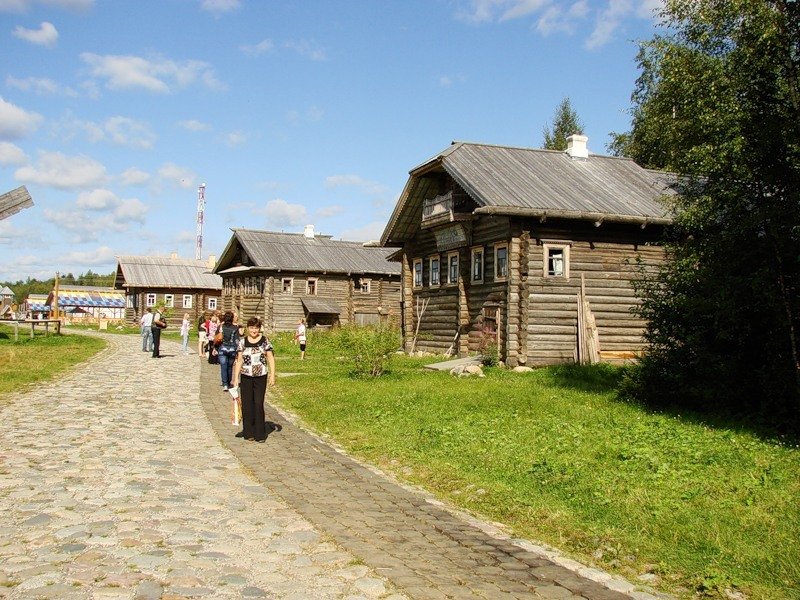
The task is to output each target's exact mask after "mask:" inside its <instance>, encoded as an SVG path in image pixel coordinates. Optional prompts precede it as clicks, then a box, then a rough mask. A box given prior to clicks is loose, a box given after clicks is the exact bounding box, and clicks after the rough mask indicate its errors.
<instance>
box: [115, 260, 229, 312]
mask: <svg viewBox="0 0 800 600" xmlns="http://www.w3.org/2000/svg"><path fill="white" fill-rule="evenodd" d="M214 262H215V261H214V257H213V256H212V257H209V260H208V262H206V261H202V260H195V259H190V258H179V257H178V256H177V255H172V256H170V257H162V256H118V257H117V276H116V279H115V281H114V287H115V288H116V289H118V290H125V319H126V320H127V321H135V322H138V320H139V318H140V317H141V316H142V314H143V313H144V312H145V311H146V310H147V309H148V308H153V307H155V306H165V307H166V308H167V314H168V315H169V318H168V321H169V322H170V323H172V324H173V325H179V324H180V322H181V320H182V319H183V315H184V314H185V313H189V315H190V317H191V322H192V323H197V320H198V319H199V318H200V316H201V315H205V314H208V313H212V312H214V311H216V310H218V309H219V308H220V296H221V293H222V279H221V278H220V277H219V276H218V275H213V274H212V273H211V268H212V267H213V266H214Z"/></svg>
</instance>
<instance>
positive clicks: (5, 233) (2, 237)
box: [0, 219, 28, 262]
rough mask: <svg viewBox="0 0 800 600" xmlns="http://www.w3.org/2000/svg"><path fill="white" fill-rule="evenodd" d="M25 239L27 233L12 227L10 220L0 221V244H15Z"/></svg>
mask: <svg viewBox="0 0 800 600" xmlns="http://www.w3.org/2000/svg"><path fill="white" fill-rule="evenodd" d="M27 237H28V232H26V231H24V230H23V229H19V228H18V227H14V226H13V225H12V224H11V220H10V219H3V220H2V221H0V244H16V243H17V242H19V241H20V240H24V239H26V238H27ZM15 262H16V259H15Z"/></svg>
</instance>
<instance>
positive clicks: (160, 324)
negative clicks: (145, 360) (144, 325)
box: [150, 308, 167, 358]
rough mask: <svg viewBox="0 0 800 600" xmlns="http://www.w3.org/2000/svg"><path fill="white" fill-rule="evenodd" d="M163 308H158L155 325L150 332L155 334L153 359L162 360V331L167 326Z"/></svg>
mask: <svg viewBox="0 0 800 600" xmlns="http://www.w3.org/2000/svg"><path fill="white" fill-rule="evenodd" d="M161 310H162V309H161V308H156V312H154V313H153V325H152V327H150V331H151V332H152V333H153V358H161V330H162V329H164V328H165V327H166V326H167V322H166V321H165V320H164V315H163V314H162V313H161Z"/></svg>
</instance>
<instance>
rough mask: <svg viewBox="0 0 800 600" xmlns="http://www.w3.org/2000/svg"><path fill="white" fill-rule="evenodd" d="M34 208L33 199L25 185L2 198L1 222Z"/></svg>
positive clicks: (0, 197) (0, 205)
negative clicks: (23, 210) (25, 209)
mask: <svg viewBox="0 0 800 600" xmlns="http://www.w3.org/2000/svg"><path fill="white" fill-rule="evenodd" d="M30 206H33V199H32V198H31V195H30V194H29V193H28V188H26V187H25V186H24V185H23V186H20V187H18V188H17V189H15V190H11V191H10V192H6V193H5V194H3V195H1V196H0V221H2V220H3V219H5V218H7V217H10V216H11V215H14V214H16V213H18V212H19V211H21V210H22V209H23V208H28V207H30Z"/></svg>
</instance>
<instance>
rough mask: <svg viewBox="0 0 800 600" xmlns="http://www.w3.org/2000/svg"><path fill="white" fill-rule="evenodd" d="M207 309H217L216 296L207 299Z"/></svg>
mask: <svg viewBox="0 0 800 600" xmlns="http://www.w3.org/2000/svg"><path fill="white" fill-rule="evenodd" d="M208 310H217V299H216V298H209V299H208Z"/></svg>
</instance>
